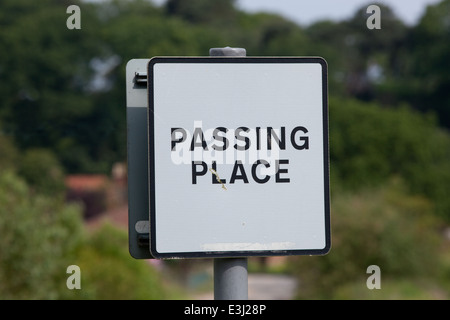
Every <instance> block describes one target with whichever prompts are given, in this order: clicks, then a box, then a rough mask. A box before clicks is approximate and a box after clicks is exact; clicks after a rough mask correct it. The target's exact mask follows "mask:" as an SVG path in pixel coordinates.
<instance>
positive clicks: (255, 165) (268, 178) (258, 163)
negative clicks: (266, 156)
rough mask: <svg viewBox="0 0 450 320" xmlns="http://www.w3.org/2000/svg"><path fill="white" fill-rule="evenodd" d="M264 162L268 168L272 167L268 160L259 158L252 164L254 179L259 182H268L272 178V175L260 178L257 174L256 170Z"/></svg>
mask: <svg viewBox="0 0 450 320" xmlns="http://www.w3.org/2000/svg"><path fill="white" fill-rule="evenodd" d="M260 164H263V165H264V166H265V167H266V168H268V167H270V164H269V162H267V161H266V160H258V161H256V162H255V163H254V164H253V166H252V177H253V180H255V181H256V182H257V183H266V182H267V181H269V180H270V176H267V175H266V176H265V177H264V178H263V179H260V178H259V177H258V176H257V175H256V170H257V168H258V165H260Z"/></svg>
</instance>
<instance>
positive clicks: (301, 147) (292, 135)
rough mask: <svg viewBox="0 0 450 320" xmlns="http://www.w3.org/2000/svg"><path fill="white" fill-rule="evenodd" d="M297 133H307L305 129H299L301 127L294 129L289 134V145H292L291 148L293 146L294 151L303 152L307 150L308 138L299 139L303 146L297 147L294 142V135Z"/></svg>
mask: <svg viewBox="0 0 450 320" xmlns="http://www.w3.org/2000/svg"><path fill="white" fill-rule="evenodd" d="M298 131H302V132H303V133H308V130H307V129H306V128H305V127H301V126H299V127H295V128H294V129H293V130H292V132H291V143H292V146H293V147H294V148H295V149H297V150H303V149H306V150H308V149H309V138H308V137H307V136H306V137H300V141H303V144H302V145H298V144H297V143H296V142H295V134H296V133H297V132H298Z"/></svg>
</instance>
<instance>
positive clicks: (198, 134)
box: [191, 128, 208, 151]
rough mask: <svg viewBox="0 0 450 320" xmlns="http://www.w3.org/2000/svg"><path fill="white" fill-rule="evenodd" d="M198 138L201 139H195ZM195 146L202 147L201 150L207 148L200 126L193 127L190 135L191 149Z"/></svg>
mask: <svg viewBox="0 0 450 320" xmlns="http://www.w3.org/2000/svg"><path fill="white" fill-rule="evenodd" d="M198 138H200V140H201V141H197V140H198ZM195 147H203V150H208V147H207V145H206V141H205V139H204V138H203V131H202V128H195V130H194V134H193V135H192V141H191V151H193V150H194V148H195Z"/></svg>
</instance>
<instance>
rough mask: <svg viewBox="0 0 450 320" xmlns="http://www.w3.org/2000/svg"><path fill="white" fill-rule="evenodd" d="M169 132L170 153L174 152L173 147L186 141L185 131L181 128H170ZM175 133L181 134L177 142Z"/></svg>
mask: <svg viewBox="0 0 450 320" xmlns="http://www.w3.org/2000/svg"><path fill="white" fill-rule="evenodd" d="M170 131H171V136H172V142H171V149H172V151H175V145H176V144H177V143H181V142H183V141H184V140H186V130H184V129H183V128H171V129H170ZM177 132H180V133H181V138H179V139H178V140H177V138H176V133H177Z"/></svg>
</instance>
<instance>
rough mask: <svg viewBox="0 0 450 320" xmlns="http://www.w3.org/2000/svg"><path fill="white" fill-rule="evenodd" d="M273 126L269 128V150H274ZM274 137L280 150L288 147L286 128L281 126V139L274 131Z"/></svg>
mask: <svg viewBox="0 0 450 320" xmlns="http://www.w3.org/2000/svg"><path fill="white" fill-rule="evenodd" d="M272 131H273V128H272V127H268V128H267V150H272ZM273 137H274V139H275V141H276V143H277V144H278V148H280V150H285V149H286V139H285V128H284V127H281V139H280V137H278V136H277V135H276V133H273Z"/></svg>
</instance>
